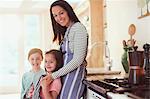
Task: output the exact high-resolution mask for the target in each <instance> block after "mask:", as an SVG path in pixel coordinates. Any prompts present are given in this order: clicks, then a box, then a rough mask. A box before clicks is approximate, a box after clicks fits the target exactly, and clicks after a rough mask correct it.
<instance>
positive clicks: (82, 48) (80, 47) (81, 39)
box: [52, 22, 88, 79]
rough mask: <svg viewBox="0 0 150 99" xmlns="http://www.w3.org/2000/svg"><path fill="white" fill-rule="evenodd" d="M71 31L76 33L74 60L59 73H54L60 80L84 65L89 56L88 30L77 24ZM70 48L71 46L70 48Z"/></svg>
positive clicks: (54, 76) (53, 75)
mask: <svg viewBox="0 0 150 99" xmlns="http://www.w3.org/2000/svg"><path fill="white" fill-rule="evenodd" d="M71 30H73V31H75V34H74V38H73V39H74V40H73V41H74V42H73V44H74V45H73V58H72V60H71V61H70V62H68V63H67V64H66V65H65V66H63V67H62V68H61V69H59V70H58V71H56V72H54V73H52V77H53V78H54V79H55V78H58V77H60V76H64V75H66V74H67V73H69V72H71V71H73V70H75V69H76V68H78V67H79V66H81V64H82V63H83V61H84V59H85V57H86V54H87V46H88V41H87V40H88V33H87V31H86V28H85V27H84V26H83V25H82V24H81V23H79V22H78V23H75V24H74V25H73V26H72V27H71ZM69 47H70V46H69Z"/></svg>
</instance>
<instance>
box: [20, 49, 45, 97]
mask: <svg viewBox="0 0 150 99" xmlns="http://www.w3.org/2000/svg"><path fill="white" fill-rule="evenodd" d="M28 60H29V62H30V64H31V65H32V69H31V70H30V71H29V72H26V73H24V75H23V77H22V90H21V99H32V97H34V99H38V98H35V97H36V96H38V95H37V94H38V92H37V91H38V90H39V87H37V84H38V81H39V79H40V77H41V75H43V74H44V73H45V71H44V70H43V69H41V68H40V65H41V62H42V60H43V54H42V51H41V50H40V49H38V48H33V49H31V50H30V51H29V54H28Z"/></svg>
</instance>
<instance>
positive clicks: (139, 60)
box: [128, 46, 144, 85]
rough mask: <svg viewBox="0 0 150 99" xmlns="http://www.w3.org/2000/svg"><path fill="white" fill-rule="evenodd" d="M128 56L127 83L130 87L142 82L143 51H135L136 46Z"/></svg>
mask: <svg viewBox="0 0 150 99" xmlns="http://www.w3.org/2000/svg"><path fill="white" fill-rule="evenodd" d="M128 54H129V78H128V82H129V84H131V85H138V84H141V83H142V81H143V76H144V72H143V63H144V56H143V51H137V46H136V47H134V50H133V51H130V52H128Z"/></svg>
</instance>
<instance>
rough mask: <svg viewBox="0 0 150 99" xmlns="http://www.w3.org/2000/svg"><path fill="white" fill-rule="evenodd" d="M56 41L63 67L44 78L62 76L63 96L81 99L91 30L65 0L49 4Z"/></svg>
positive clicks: (50, 78) (64, 97)
mask: <svg viewBox="0 0 150 99" xmlns="http://www.w3.org/2000/svg"><path fill="white" fill-rule="evenodd" d="M50 15H51V20H52V27H53V30H54V39H53V41H54V42H55V41H58V42H59V44H60V49H61V50H62V52H63V53H64V66H63V67H62V68H60V69H59V70H58V71H56V72H53V73H52V74H51V75H48V76H46V77H45V80H47V82H49V83H50V82H51V81H52V80H53V79H56V78H58V77H61V78H62V84H63V86H62V90H61V93H60V96H59V98H60V99H80V98H81V97H82V96H83V92H84V87H85V86H84V84H83V83H82V81H83V79H84V78H85V76H86V65H87V64H86V61H85V58H86V55H87V47H88V33H87V31H86V28H85V27H84V26H83V24H81V23H80V21H79V19H78V18H77V16H76V15H75V13H74V11H73V9H72V7H71V6H70V5H69V4H68V3H67V2H66V1H65V0H57V1H55V2H54V3H53V4H52V5H51V7H50Z"/></svg>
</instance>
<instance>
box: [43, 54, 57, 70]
mask: <svg viewBox="0 0 150 99" xmlns="http://www.w3.org/2000/svg"><path fill="white" fill-rule="evenodd" d="M56 65H57V61H56V59H55V57H54V55H53V54H46V55H45V68H46V71H47V72H52V71H54V70H55V68H56Z"/></svg>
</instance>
